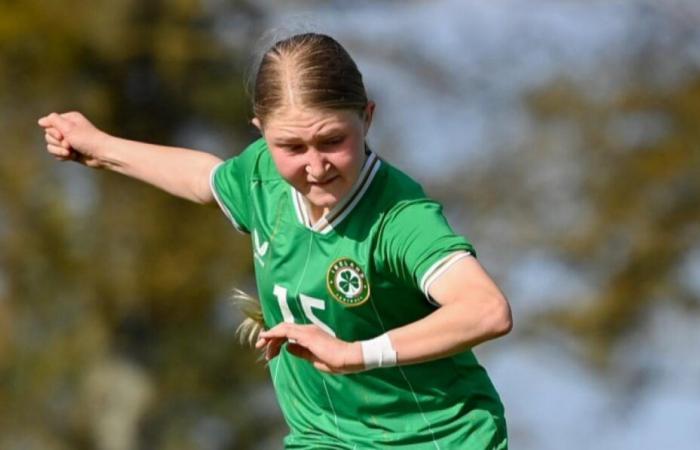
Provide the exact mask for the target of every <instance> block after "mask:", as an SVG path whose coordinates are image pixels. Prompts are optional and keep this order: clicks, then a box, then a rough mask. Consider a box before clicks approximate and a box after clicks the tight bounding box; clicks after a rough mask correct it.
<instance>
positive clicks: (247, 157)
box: [218, 137, 280, 181]
mask: <svg viewBox="0 0 700 450" xmlns="http://www.w3.org/2000/svg"><path fill="white" fill-rule="evenodd" d="M218 169H219V170H220V171H222V172H223V173H235V174H236V175H243V176H246V177H247V178H249V181H254V180H267V179H277V178H280V175H279V172H277V168H276V167H275V164H274V161H272V157H271V156H270V152H269V150H268V146H267V142H266V141H265V139H263V138H262V137H261V138H258V139H256V140H255V141H253V142H252V143H251V144H249V145H248V146H247V147H246V148H245V149H244V150H243V151H242V152H241V153H240V154H238V155H237V156H234V157H232V158H230V159H228V160H226V161H224V162H223V163H222V164H221V165H220V167H219V168H218Z"/></svg>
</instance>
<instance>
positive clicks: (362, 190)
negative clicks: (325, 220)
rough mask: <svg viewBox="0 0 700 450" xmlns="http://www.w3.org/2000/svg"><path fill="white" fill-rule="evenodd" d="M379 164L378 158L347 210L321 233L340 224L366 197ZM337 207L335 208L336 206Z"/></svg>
mask: <svg viewBox="0 0 700 450" xmlns="http://www.w3.org/2000/svg"><path fill="white" fill-rule="evenodd" d="M379 166H381V161H380V160H377V163H376V164H375V165H374V167H372V169H371V170H372V171H371V172H370V174H369V176H368V177H367V181H365V182H364V183H363V184H362V187H361V188H360V192H359V193H358V194H357V195H356V196H355V198H354V199H353V200H352V202H351V203H350V204H349V205H348V206H347V208H345V211H343V212H342V213H341V214H340V215H339V216H338V217H336V218H335V219H333V220H332V221H331V223H329V224H328V225H327V226H326V227H325V228H323V229H322V230H321V233H323V234H326V233H328V232H329V231H331V230H332V229H333V228H335V227H336V226H338V224H339V223H340V222H342V221H343V219H345V217H347V215H348V214H350V212H351V211H352V210H353V209H354V208H355V206H356V205H357V204H358V203H359V201H360V200H361V199H362V197H364V195H365V192H367V189H369V186H370V184H372V180H373V179H374V176H375V175H376V174H377V172H378V171H379ZM348 198H352V195H350V196H348ZM334 209H335V208H334Z"/></svg>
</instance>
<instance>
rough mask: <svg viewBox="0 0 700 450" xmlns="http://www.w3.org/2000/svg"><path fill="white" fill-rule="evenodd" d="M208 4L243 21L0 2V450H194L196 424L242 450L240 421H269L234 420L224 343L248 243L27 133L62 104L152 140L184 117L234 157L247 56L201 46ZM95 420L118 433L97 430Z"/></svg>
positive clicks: (238, 389)
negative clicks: (55, 152)
mask: <svg viewBox="0 0 700 450" xmlns="http://www.w3.org/2000/svg"><path fill="white" fill-rule="evenodd" d="M215 8H219V10H217V9H215ZM221 8H225V9H226V11H230V10H229V9H228V8H235V11H236V14H238V15H239V16H242V17H247V19H246V20H250V21H251V23H253V24H254V23H256V22H255V21H256V17H257V16H258V14H257V12H256V11H255V9H254V8H252V7H251V6H249V5H246V4H244V3H242V2H238V3H237V4H236V3H232V4H229V5H219V6H217V5H213V6H212V5H205V4H204V3H201V2H198V1H183V0H179V1H167V2H166V1H163V2H137V1H98V2H90V3H85V2H72V1H69V2H58V3H56V2H39V1H35V0H29V1H23V2H14V3H12V4H9V5H4V6H3V13H2V14H1V15H0V58H1V61H0V100H2V101H0V117H2V120H0V131H1V132H2V135H3V149H2V150H0V249H1V250H0V380H1V381H0V405H2V411H3V412H2V413H0V448H3V449H13V448H19V447H18V445H21V444H20V443H22V442H24V443H34V444H32V445H34V446H36V447H37V448H56V449H68V448H70V449H80V448H86V449H87V448H90V449H92V448H106V447H104V439H105V436H106V435H109V436H117V437H118V436H121V438H124V436H126V437H127V438H128V437H129V436H131V437H133V438H136V439H137V440H136V442H131V444H129V443H128V442H129V441H128V440H127V444H128V445H132V444H133V445H138V446H145V447H143V448H195V444H194V443H193V441H192V439H195V438H193V437H192V436H193V435H194V434H196V429H197V427H198V426H199V424H200V423H201V422H202V421H203V420H205V419H206V420H209V419H212V418H214V419H216V420H218V421H219V422H221V423H225V424H227V426H228V431H226V432H224V433H223V436H224V438H225V439H224V438H222V439H224V441H223V442H224V443H226V445H228V446H229V447H230V448H234V447H235V448H248V446H249V445H250V443H251V442H253V440H252V438H253V436H252V434H251V433H252V432H250V431H247V428H250V424H251V422H252V421H256V427H257V428H256V429H257V431H258V432H259V431H261V430H264V429H265V428H276V427H278V426H279V423H278V422H277V420H278V419H265V418H263V419H260V418H259V415H260V414H264V415H265V417H269V413H267V412H266V411H264V410H262V411H261V410H259V409H256V408H255V407H250V408H248V409H247V410H241V408H240V405H241V403H242V402H244V401H246V400H245V399H246V398H247V397H248V396H249V389H250V388H249V386H250V383H256V382H257V380H259V379H260V378H261V377H264V375H265V369H264V367H262V366H261V365H259V364H256V362H255V358H256V355H255V354H254V353H253V352H252V351H250V350H249V349H246V348H243V347H240V346H239V345H238V344H237V343H236V341H235V339H234V331H235V328H236V325H237V322H238V321H239V320H240V318H239V317H237V316H236V313H235V312H233V310H232V309H230V306H229V305H230V302H229V300H228V298H229V297H230V295H231V294H232V292H231V291H232V289H233V288H234V287H235V286H239V285H243V286H244V287H246V288H248V286H250V285H251V283H252V280H251V275H252V274H251V260H252V257H251V255H250V250H249V245H248V240H247V238H245V237H243V236H240V235H238V234H237V233H235V232H234V231H233V229H232V226H231V225H230V224H229V223H228V222H227V221H226V219H225V218H224V217H223V216H222V215H221V214H220V213H219V212H218V211H217V210H215V209H214V208H202V207H199V206H196V205H194V204H188V203H187V202H185V201H183V200H178V199H175V198H170V197H168V196H167V195H166V194H164V193H161V192H158V191H156V190H155V189H153V188H151V187H148V186H143V185H140V184H139V183H137V182H134V181H131V180H128V179H124V178H123V177H120V176H118V175H115V174H111V173H107V172H97V171H91V170H90V169H87V168H85V167H77V165H74V163H58V162H55V161H53V160H52V159H51V158H50V157H49V156H48V155H47V154H46V153H45V152H44V151H43V143H42V136H41V131H40V129H39V127H38V126H37V125H36V120H37V119H38V117H40V116H42V115H44V114H46V113H48V112H51V111H67V110H72V109H77V110H80V111H82V112H84V113H85V114H86V115H87V116H88V117H89V118H90V119H91V120H92V121H94V123H95V124H96V125H97V126H99V127H101V128H103V129H104V130H106V131H108V132H110V133H114V134H117V135H120V136H124V137H129V138H133V139H142V140H147V141H151V142H160V143H165V144H167V143H175V142H176V139H181V138H182V134H181V130H182V129H183V126H186V125H187V124H188V123H189V122H190V121H192V120H193V119H194V120H198V121H200V122H204V123H207V124H208V125H209V126H210V127H211V128H212V129H213V130H214V131H216V132H218V130H225V131H224V132H221V133H220V134H221V135H222V139H223V141H222V144H223V145H225V146H226V148H232V149H240V148H242V145H243V144H244V143H246V142H247V141H248V140H249V139H250V136H248V135H247V134H248V133H250V131H249V126H248V125H247V117H248V114H249V112H248V105H247V101H246V99H245V94H244V83H243V80H242V75H241V74H242V73H243V72H244V70H243V63H241V61H247V60H248V57H249V55H247V54H246V55H237V54H234V53H233V52H232V51H231V50H230V49H227V48H226V47H225V45H224V44H223V43H222V42H221V40H220V39H219V37H217V36H216V35H215V33H214V31H213V30H214V29H215V28H214V27H213V26H212V25H213V22H214V21H215V19H216V16H217V14H220V13H223V12H225V11H221V10H220V9H221ZM239 44H243V45H240V47H241V48H245V43H239ZM202 150H213V151H217V152H218V153H219V154H222V155H224V154H226V155H231V154H232V153H231V151H228V150H224V149H222V148H218V149H217V148H214V149H206V148H204V149H202ZM222 305H223V306H222ZM100 405H102V406H100ZM253 406H255V405H253ZM110 411H111V412H110ZM108 414H116V416H114V417H117V418H118V420H116V422H115V423H120V424H122V425H121V426H123V427H126V428H124V429H121V431H120V430H112V431H110V430H111V429H109V428H105V427H106V426H107V425H105V424H106V423H110V422H109V421H108V420H107V417H108ZM130 426H131V427H132V428H133V427H136V428H135V429H131V431H129V427H130ZM124 430H126V431H124ZM193 433H194V434H193ZM176 436H179V437H176ZM226 436H228V438H226ZM117 437H115V439H117ZM121 438H120V439H121ZM226 439H228V440H226ZM147 443H150V444H153V445H150V444H149V445H147ZM110 448H117V447H110ZM126 448H136V447H132V446H127V447H126Z"/></svg>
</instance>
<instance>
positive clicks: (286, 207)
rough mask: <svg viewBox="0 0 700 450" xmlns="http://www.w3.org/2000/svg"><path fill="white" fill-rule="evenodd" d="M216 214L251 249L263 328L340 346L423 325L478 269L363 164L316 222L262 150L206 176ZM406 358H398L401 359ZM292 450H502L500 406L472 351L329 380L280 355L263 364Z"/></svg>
mask: <svg viewBox="0 0 700 450" xmlns="http://www.w3.org/2000/svg"><path fill="white" fill-rule="evenodd" d="M211 188H212V192H213V193H214V196H215V197H216V200H217V202H218V203H219V205H220V206H221V208H222V209H223V211H224V213H226V215H227V216H228V217H229V219H230V220H231V221H232V223H233V225H234V226H235V227H236V228H237V229H238V230H240V231H242V232H245V233H250V234H251V235H252V241H253V247H254V248H253V251H254V259H255V276H256V281H257V287H258V294H259V298H260V302H261V306H262V311H263V316H264V319H265V326H266V327H267V328H271V327H273V326H275V325H276V324H278V323H280V322H282V321H287V322H294V323H299V324H316V325H318V326H319V327H321V328H322V329H323V330H325V331H326V332H328V333H330V334H332V335H334V336H336V337H338V338H339V339H342V340H344V341H358V340H365V339H370V338H374V337H376V336H378V335H380V334H382V333H385V332H387V331H389V330H391V329H393V328H396V327H400V326H403V325H406V324H408V323H411V322H414V321H416V320H419V319H421V318H423V317H425V316H426V315H428V314H430V313H431V312H433V311H434V310H435V308H436V307H437V306H438V305H436V304H435V303H434V302H433V301H432V299H431V298H430V296H429V295H428V287H429V286H430V283H431V282H432V281H433V280H435V279H436V278H438V277H439V276H440V274H441V273H443V272H444V270H446V269H447V268H448V267H449V266H450V265H451V264H452V263H453V262H455V261H457V260H458V259H460V258H463V257H469V256H470V255H471V256H475V251H474V248H473V247H472V245H471V244H470V243H469V242H468V241H467V240H466V239H464V238H463V237H461V236H458V235H456V234H455V233H454V232H453V231H452V229H451V228H450V226H449V225H448V224H447V221H446V220H445V218H444V216H443V214H442V210H441V207H440V205H439V204H438V203H436V202H435V201H432V200H430V199H428V198H427V197H426V195H425V193H424V192H423V190H422V188H421V187H420V186H419V185H418V184H417V183H416V182H415V181H413V180H412V179H411V178H409V177H408V176H406V175H405V174H403V173H402V172H400V171H399V170H397V169H395V168H394V167H392V166H390V165H389V164H387V163H386V162H384V161H382V160H381V159H380V158H378V157H377V155H376V154H374V153H373V152H368V155H367V158H366V161H365V163H364V166H363V168H362V171H361V173H360V176H359V177H358V180H357V181H356V183H355V184H354V186H353V187H352V189H351V191H350V192H349V193H348V194H347V195H346V196H345V198H344V199H343V200H341V201H340V202H339V203H338V204H337V205H336V206H335V207H334V208H333V209H332V210H331V211H329V212H328V213H327V214H326V215H325V216H324V217H323V218H322V219H320V220H319V221H317V222H316V223H313V224H312V223H311V220H310V217H311V214H310V210H309V205H308V204H307V202H306V200H305V198H304V197H303V196H302V195H301V194H299V193H298V192H297V191H296V190H295V189H294V188H293V187H292V186H291V185H290V184H288V183H287V182H286V181H285V180H284V179H283V178H282V177H281V175H280V174H279V172H278V171H277V169H276V167H275V165H274V162H273V161H272V158H271V156H270V154H269V151H268V149H267V144H266V143H265V141H264V140H263V139H260V140H258V141H256V142H254V143H253V144H251V145H250V146H249V147H248V148H247V149H246V150H245V151H244V152H243V153H241V155H239V156H238V157H235V158H232V159H230V160H228V161H226V162H224V163H222V164H220V165H219V166H217V167H216V168H215V169H214V170H213V171H212V176H211ZM400 357H401V355H399V360H400ZM269 367H270V373H271V378H272V382H273V384H274V387H275V391H276V393H277V398H278V401H279V404H280V406H281V409H282V412H283V414H284V417H285V420H286V422H287V424H288V425H289V428H290V433H289V435H288V436H287V437H286V438H285V447H286V448H288V449H297V448H299V449H301V448H303V449H318V448H323V449H348V450H349V449H371V448H402V449H443V450H446V449H472V450H477V449H478V450H482V449H504V448H506V446H507V438H506V430H505V419H504V413H503V406H502V404H501V402H500V399H499V397H498V394H497V393H496V391H495V389H494V387H493V385H492V384H491V381H490V380H489V378H488V375H487V374H486V372H485V370H484V369H483V368H482V367H481V366H480V365H479V363H478V362H477V360H476V358H475V357H474V355H473V353H472V352H471V351H465V352H463V353H460V354H457V355H454V356H452V357H449V358H443V359H439V360H435V361H431V362H426V363H421V364H414V365H407V366H397V367H391V368H379V369H373V370H369V371H365V372H361V373H356V374H348V375H332V374H326V373H323V372H320V371H318V370H317V369H315V368H314V367H313V365H312V364H311V363H309V362H307V361H306V360H303V359H301V358H297V357H295V356H293V355H291V354H290V353H288V352H287V351H286V350H284V349H283V351H282V352H281V353H280V355H279V356H278V357H276V358H274V359H273V360H272V361H271V362H270V364H269Z"/></svg>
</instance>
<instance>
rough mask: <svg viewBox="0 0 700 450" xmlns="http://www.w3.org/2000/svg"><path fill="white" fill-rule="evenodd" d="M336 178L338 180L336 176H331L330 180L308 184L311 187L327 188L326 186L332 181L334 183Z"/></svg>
mask: <svg viewBox="0 0 700 450" xmlns="http://www.w3.org/2000/svg"><path fill="white" fill-rule="evenodd" d="M336 178H338V175H334V176H332V177H330V178H326V179H325V180H323V181H309V182H308V183H309V184H310V185H311V186H319V187H323V186H327V185H329V184H331V183H332V182H333V181H335V179H336Z"/></svg>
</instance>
